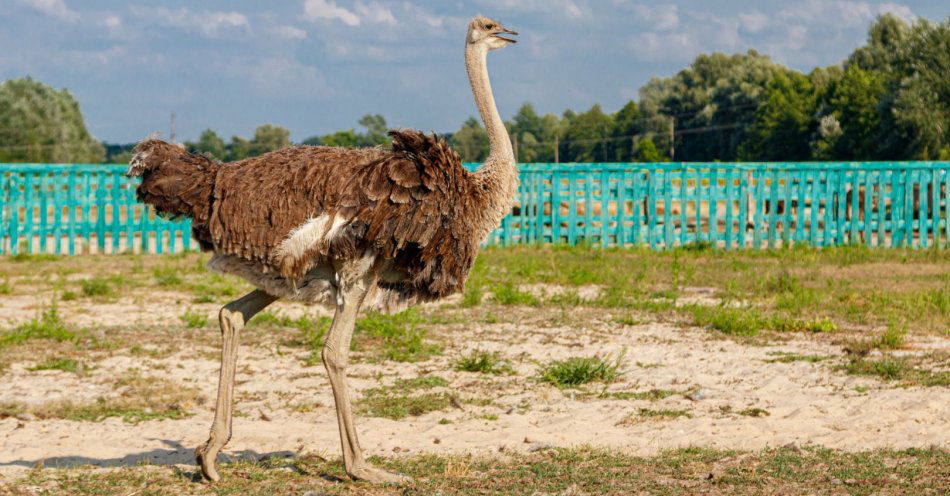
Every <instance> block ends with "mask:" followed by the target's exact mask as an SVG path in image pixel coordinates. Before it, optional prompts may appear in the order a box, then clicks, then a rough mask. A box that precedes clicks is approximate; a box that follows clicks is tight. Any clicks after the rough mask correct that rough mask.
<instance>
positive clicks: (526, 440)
mask: <svg viewBox="0 0 950 496" xmlns="http://www.w3.org/2000/svg"><path fill="white" fill-rule="evenodd" d="M524 443H525V444H531V439H530V438H528V436H525V437H524Z"/></svg>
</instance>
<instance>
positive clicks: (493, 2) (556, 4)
mask: <svg viewBox="0 0 950 496" xmlns="http://www.w3.org/2000/svg"><path fill="white" fill-rule="evenodd" d="M481 3H483V4H486V5H488V7H489V8H491V9H498V10H514V11H521V12H533V13H537V14H552V15H555V16H558V17H561V16H566V17H568V18H570V19H589V18H590V17H591V12H590V8H588V7H587V5H586V3H583V2H577V1H575V0H519V1H511V0H482V1H481ZM499 21H502V22H504V20H503V19H499Z"/></svg>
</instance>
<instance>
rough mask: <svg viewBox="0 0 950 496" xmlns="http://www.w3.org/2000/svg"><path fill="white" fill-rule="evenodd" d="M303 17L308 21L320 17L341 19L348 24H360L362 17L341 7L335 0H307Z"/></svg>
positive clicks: (304, 4)
mask: <svg viewBox="0 0 950 496" xmlns="http://www.w3.org/2000/svg"><path fill="white" fill-rule="evenodd" d="M303 18H304V19H306V20H308V21H311V22H313V21H317V20H320V19H327V20H331V21H332V20H337V19H338V20H340V21H342V22H343V23H344V24H346V25H347V26H358V25H359V24H360V18H359V16H358V15H356V14H355V13H354V12H353V11H351V10H348V9H345V8H343V7H340V6H338V5H337V4H336V2H335V1H333V0H305V1H304V3H303Z"/></svg>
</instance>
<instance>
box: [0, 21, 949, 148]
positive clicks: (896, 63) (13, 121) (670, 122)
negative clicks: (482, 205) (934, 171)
mask: <svg viewBox="0 0 950 496" xmlns="http://www.w3.org/2000/svg"><path fill="white" fill-rule="evenodd" d="M948 74H950V18H948V19H947V20H944V21H943V22H940V23H935V22H931V21H927V20H925V19H919V20H917V21H915V22H914V23H913V24H907V23H905V22H904V21H902V20H900V19H899V18H897V17H894V16H891V15H884V16H882V17H880V18H878V19H877V20H876V21H875V22H874V23H873V24H872V25H871V26H870V28H869V31H868V40H867V43H866V44H865V45H864V46H862V47H860V48H858V49H856V50H855V51H854V52H853V53H851V54H850V55H849V56H848V58H847V59H846V60H845V61H844V62H843V63H841V64H837V65H834V66H830V67H825V68H817V69H814V70H812V71H811V72H810V73H808V74H803V73H800V72H797V71H795V70H792V69H789V68H788V67H785V66H783V65H780V64H777V63H775V62H773V61H772V60H771V59H770V58H769V57H768V56H766V55H763V54H760V53H758V52H756V51H754V50H750V51H749V52H747V53H744V54H735V55H725V54H721V53H714V54H711V55H700V56H698V57H697V58H696V59H695V60H694V61H693V63H692V64H691V65H690V66H689V67H687V68H686V69H683V70H682V71H680V72H679V73H677V74H676V75H674V76H672V77H669V78H654V79H653V80H651V81H650V82H649V83H647V84H646V85H645V86H644V87H643V88H641V89H640V92H639V99H638V101H633V100H631V101H629V102H628V103H627V104H626V105H624V106H623V107H622V108H620V109H619V110H617V111H616V112H613V113H608V112H604V110H603V109H602V108H601V107H600V105H594V106H593V107H591V108H590V109H589V110H587V111H584V112H580V113H578V112H575V111H573V110H566V111H564V112H563V113H562V114H561V115H555V114H546V115H539V114H538V113H537V112H536V111H535V109H534V107H533V106H532V105H531V104H530V103H526V104H524V105H523V106H522V107H521V108H520V109H518V111H517V112H516V113H515V115H514V116H513V117H512V118H511V120H509V121H508V122H507V123H506V124H507V126H508V129H509V132H510V134H511V137H512V142H513V145H514V146H515V150H516V153H517V156H518V160H519V161H521V162H633V161H648V162H661V161H669V160H675V161H717V160H719V161H736V160H741V161H807V160H935V159H939V160H950V77H948ZM359 124H360V126H361V129H360V131H356V130H353V129H351V130H347V131H340V132H336V133H332V134H327V135H323V136H313V137H310V138H307V139H306V140H304V141H303V144H309V145H328V146H347V147H365V146H386V145H387V143H388V140H387V138H386V130H387V124H386V120H385V118H383V116H381V115H366V116H364V117H363V118H362V119H360V121H359ZM445 136H446V138H448V139H449V140H450V141H451V143H452V145H453V147H454V148H455V150H456V151H457V152H458V153H459V154H460V155H461V156H462V159H463V160H464V161H467V162H480V161H482V160H484V159H485V158H486V157H487V155H488V148H489V147H488V135H487V133H486V132H485V129H484V128H483V127H482V125H481V123H480V122H479V121H478V120H477V119H475V118H469V119H468V120H466V121H465V122H464V123H463V124H462V126H461V128H460V129H458V130H457V131H455V132H452V133H446V134H445ZM290 144H291V140H290V131H289V130H287V129H286V128H283V127H280V126H275V125H270V124H268V125H262V126H259V127H258V128H257V129H256V130H255V132H254V136H253V137H251V138H243V137H240V136H233V137H231V139H230V141H225V140H224V138H222V137H221V136H219V135H218V134H217V133H216V132H214V131H213V130H211V129H207V130H205V131H204V132H202V133H201V135H200V136H199V137H198V139H197V140H196V141H194V142H186V143H185V145H186V147H187V148H188V149H190V150H191V151H194V152H197V153H203V154H205V155H208V156H210V157H213V158H215V159H218V160H222V161H233V160H241V159H244V158H247V157H251V156H255V155H259V154H262V153H266V152H269V151H272V150H277V149H279V148H283V147H285V146H289V145H290ZM131 146H132V145H109V144H102V143H99V142H97V141H96V140H94V139H93V138H92V137H91V136H90V135H89V133H88V131H87V130H86V127H85V124H84V123H83V121H82V116H81V114H80V113H79V107H78V104H77V103H76V101H75V100H74V99H73V98H72V96H70V95H69V93H68V92H66V91H65V90H62V91H56V90H53V89H52V88H49V87H47V86H45V85H43V84H41V83H39V82H36V81H33V80H30V79H28V78H27V79H19V80H12V81H7V82H5V83H3V84H2V85H0V161H4V162H98V161H100V160H105V161H107V162H112V163H122V162H126V161H128V158H129V155H130V152H129V151H130V148H131Z"/></svg>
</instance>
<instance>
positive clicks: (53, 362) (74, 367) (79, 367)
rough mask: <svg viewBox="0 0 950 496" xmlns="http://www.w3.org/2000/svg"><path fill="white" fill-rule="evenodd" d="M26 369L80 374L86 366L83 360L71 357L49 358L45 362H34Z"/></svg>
mask: <svg viewBox="0 0 950 496" xmlns="http://www.w3.org/2000/svg"><path fill="white" fill-rule="evenodd" d="M27 370H30V371H33V372H35V371H38V370H62V371H63V372H72V373H74V374H81V373H83V372H84V371H85V370H87V368H86V366H85V364H84V363H83V362H80V361H77V360H73V359H72V358H51V359H49V360H46V361H45V362H42V363H38V364H36V365H34V366H32V367H30V368H29V369H27Z"/></svg>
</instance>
